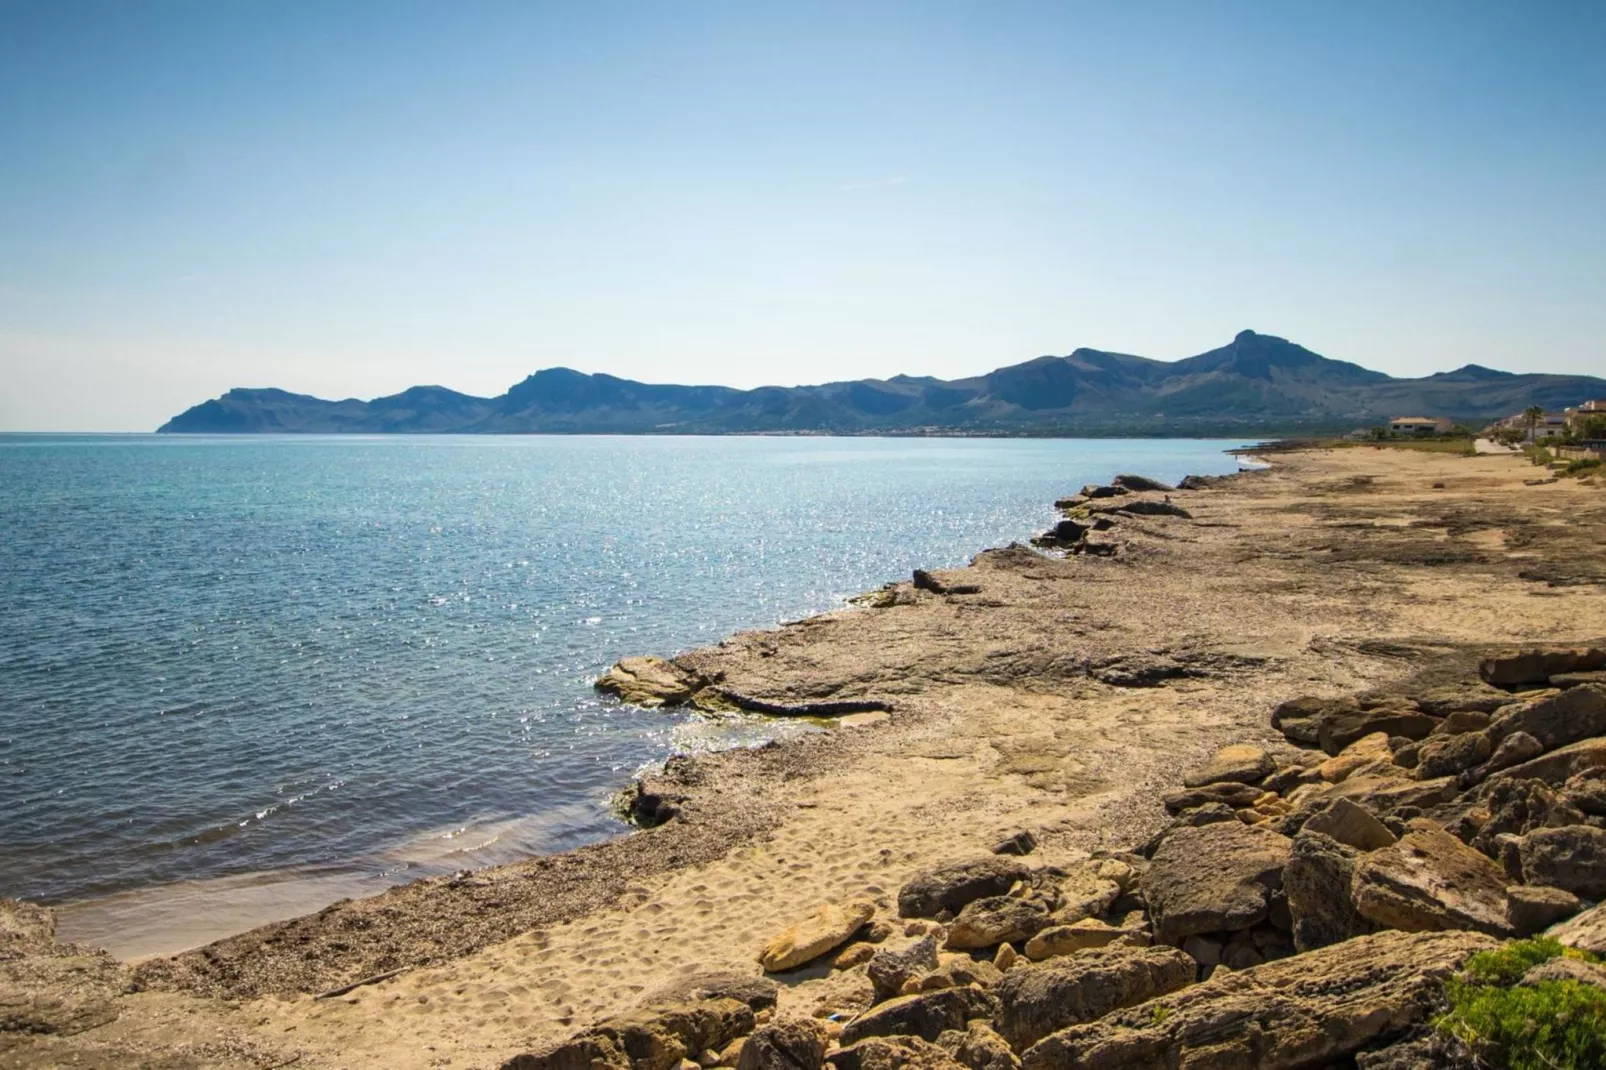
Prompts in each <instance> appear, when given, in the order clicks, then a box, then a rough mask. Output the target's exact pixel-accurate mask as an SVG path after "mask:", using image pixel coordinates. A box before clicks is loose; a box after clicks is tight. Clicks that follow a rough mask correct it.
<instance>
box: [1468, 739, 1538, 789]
mask: <svg viewBox="0 0 1606 1070" xmlns="http://www.w3.org/2000/svg"><path fill="white" fill-rule="evenodd" d="M1543 753H1545V745H1544V744H1543V743H1541V742H1539V741H1538V740H1537V739H1535V738H1534V737H1533V736H1530V735H1529V734H1528V733H1526V732H1513V733H1511V734H1510V735H1509V736H1507V737H1506V738H1505V739H1502V740H1501V741H1500V743H1499V745H1498V746H1496V747H1495V749H1494V753H1493V754H1491V755H1490V756H1489V760H1488V761H1487V762H1485V763H1484V764H1483V767H1482V768H1481V769H1480V770H1477V771H1476V772H1478V773H1479V774H1480V775H1478V776H1477V777H1476V779H1478V780H1482V779H1483V778H1484V777H1485V776H1487V775H1489V774H1490V773H1498V772H1499V771H1500V770H1502V769H1510V768H1511V767H1512V766H1514V765H1520V764H1522V763H1523V762H1526V761H1530V760H1531V759H1534V758H1537V757H1539V756H1540V755H1541V754H1543Z"/></svg>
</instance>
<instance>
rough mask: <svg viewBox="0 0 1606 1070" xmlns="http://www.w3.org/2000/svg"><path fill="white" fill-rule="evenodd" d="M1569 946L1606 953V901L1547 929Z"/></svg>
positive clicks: (1599, 953)
mask: <svg viewBox="0 0 1606 1070" xmlns="http://www.w3.org/2000/svg"><path fill="white" fill-rule="evenodd" d="M1545 935H1546V936H1553V937H1555V938H1556V939H1557V940H1560V941H1561V942H1562V943H1564V944H1566V945H1567V946H1568V947H1576V948H1578V949H1579V950H1580V951H1593V952H1594V953H1595V954H1597V955H1606V903H1601V904H1600V905H1598V906H1593V907H1590V908H1589V909H1588V910H1586V911H1584V912H1583V913H1582V914H1579V915H1578V916H1576V917H1573V918H1569V919H1567V920H1566V921H1564V922H1562V923H1561V924H1559V925H1552V926H1551V927H1550V928H1549V929H1546V930H1545Z"/></svg>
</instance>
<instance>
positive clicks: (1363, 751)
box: [1317, 732, 1394, 784]
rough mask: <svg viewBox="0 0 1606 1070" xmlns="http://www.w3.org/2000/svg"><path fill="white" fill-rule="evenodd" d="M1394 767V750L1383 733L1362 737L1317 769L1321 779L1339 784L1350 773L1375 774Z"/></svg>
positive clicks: (1386, 735)
mask: <svg viewBox="0 0 1606 1070" xmlns="http://www.w3.org/2000/svg"><path fill="white" fill-rule="evenodd" d="M1392 765H1394V750H1393V748H1391V747H1390V746H1389V737H1388V734H1387V733H1384V732H1373V733H1372V734H1371V735H1368V736H1362V737H1361V738H1360V739H1357V740H1356V741H1355V742H1353V743H1351V744H1349V745H1348V746H1346V747H1345V748H1344V749H1343V750H1342V751H1340V752H1339V754H1338V755H1337V756H1335V757H1332V758H1329V759H1328V760H1327V761H1325V762H1323V763H1322V764H1321V765H1320V766H1318V767H1317V772H1318V773H1320V774H1321V778H1322V779H1323V780H1325V781H1327V782H1328V783H1330V784H1341V783H1343V782H1344V780H1345V779H1346V778H1348V777H1349V775H1350V774H1351V773H1357V772H1362V771H1366V772H1376V771H1377V770H1378V769H1387V768H1388V767H1390V766H1392Z"/></svg>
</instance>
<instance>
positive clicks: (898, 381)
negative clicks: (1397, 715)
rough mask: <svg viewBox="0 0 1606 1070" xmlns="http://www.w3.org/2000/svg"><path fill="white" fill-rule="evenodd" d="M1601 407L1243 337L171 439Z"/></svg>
mask: <svg viewBox="0 0 1606 1070" xmlns="http://www.w3.org/2000/svg"><path fill="white" fill-rule="evenodd" d="M1598 397H1606V379H1599V378H1595V377H1593V376H1582V375H1542V374H1526V375H1516V374H1512V373H1510V372H1502V371H1495V370H1493V369H1489V368H1482V367H1479V366H1477V365H1473V364H1469V365H1467V366H1466V367H1463V368H1459V369H1457V370H1455V371H1451V372H1441V373H1439V374H1437V375H1430V376H1427V377H1426V378H1421V379H1396V378H1393V377H1391V376H1388V375H1385V374H1384V373H1382V372H1376V371H1371V370H1369V369H1366V368H1363V367H1361V366H1360V365H1358V364H1351V363H1348V362H1346V361H1340V360H1331V359H1329V358H1327V357H1323V356H1321V355H1319V354H1317V353H1313V352H1311V351H1310V350H1308V349H1306V348H1305V347H1303V346H1300V345H1296V344H1295V343H1293V342H1289V341H1287V340H1286V339H1282V338H1277V337H1274V336H1272V335H1265V334H1256V333H1255V332H1253V331H1244V332H1242V333H1240V334H1239V335H1238V336H1237V337H1236V338H1234V339H1233V340H1232V341H1231V342H1230V343H1228V344H1227V345H1225V346H1222V347H1221V348H1219V349H1212V350H1210V351H1209V352H1207V353H1201V354H1199V355H1198V356H1194V357H1188V358H1186V359H1183V360H1177V361H1161V360H1153V359H1150V358H1148V357H1138V356H1132V355H1130V354H1125V353H1108V352H1104V351H1101V350H1097V349H1078V350H1076V351H1075V352H1073V353H1071V354H1070V355H1069V356H1065V357H1038V358H1037V359H1035V360H1030V361H1027V362H1025V363H1024V364H1015V365H1011V366H1009V367H1007V368H999V369H998V370H996V371H993V372H989V373H988V374H986V375H980V376H975V377H973V378H969V379H956V380H942V379H934V378H931V377H929V376H926V377H915V376H908V375H899V376H895V377H893V378H891V379H861V380H856V381H853V382H841V383H826V384H823V385H820V386H799V387H777V386H770V387H759V388H757V389H754V390H736V389H733V388H731V387H723V386H674V385H664V384H651V383H639V382H635V381H633V380H630V379H619V378H616V377H614V376H611V375H602V374H598V375H587V374H584V373H582V372H577V371H572V370H570V369H568V368H548V369H546V370H544V371H538V372H536V373H535V374H534V375H531V376H530V377H529V378H527V379H525V380H524V381H523V382H521V383H518V384H517V385H515V386H513V387H512V388H510V389H509V390H508V391H507V393H505V394H502V395H501V396H500V397H494V398H480V397H472V396H470V395H467V394H460V393H457V392H456V391H453V390H447V389H446V388H444V387H439V386H417V387H413V388H411V389H409V390H405V391H403V392H401V393H400V394H394V395H391V396H389V397H382V398H375V399H374V400H372V401H366V402H365V401H359V400H357V399H355V398H348V399H346V400H343V401H326V400H323V399H321V398H315V397H310V396H308V395H305V394H291V393H287V392H286V391H283V390H276V389H236V390H230V391H229V392H228V393H226V394H224V395H223V396H222V397H219V398H215V399H213V400H211V401H207V402H203V403H202V404H200V405H196V406H194V407H193V408H190V409H187V410H186V411H184V412H183V413H180V414H179V415H178V416H175V417H174V418H173V419H171V420H169V421H168V422H167V423H166V424H163V425H162V427H160V428H159V429H158V430H160V431H162V432H168V433H180V432H189V433H201V432H211V433H242V432H243V433H250V432H304V433H405V432H413V433H417V432H450V433H503V434H519V433H533V432H559V433H610V432H611V433H668V434H735V433H745V432H794V433H798V432H834V433H840V434H867V433H893V434H915V433H922V432H951V433H962V434H975V435H985V434H1028V435H1054V434H1062V435H1111V434H1140V435H1201V434H1226V435H1264V434H1274V433H1285V432H1314V431H1333V430H1349V429H1350V428H1354V427H1358V426H1365V425H1370V424H1374V423H1378V422H1380V421H1384V420H1387V419H1389V418H1390V417H1394V416H1402V415H1431V416H1449V417H1452V418H1454V419H1456V420H1459V421H1462V422H1464V423H1467V424H1469V425H1477V424H1482V423H1484V422H1487V421H1489V420H1492V419H1495V418H1497V417H1501V416H1507V415H1510V414H1511V413H1514V412H1518V411H1520V410H1521V409H1523V408H1525V407H1527V406H1529V405H1541V406H1543V407H1545V408H1546V409H1559V408H1562V407H1564V406H1567V405H1575V404H1577V403H1578V402H1580V401H1583V400H1585V399H1587V398H1598Z"/></svg>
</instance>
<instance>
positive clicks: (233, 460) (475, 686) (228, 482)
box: [0, 436, 1240, 955]
mask: <svg viewBox="0 0 1606 1070" xmlns="http://www.w3.org/2000/svg"><path fill="white" fill-rule="evenodd" d="M1239 444H1240V443H1237V442H1224V441H1198V440H1137V441H1132V440H978V439H915V440H911V439H860V438H852V439H830V438H591V437H572V438H564V437H519V438H468V437H417V438H414V437H392V438H384V437H375V438H369V437H338V438H337V437H327V438H326V437H295V436H284V437H278V436H273V437H239V438H231V437H218V438H210V437H207V438H189V437H185V438H175V437H157V436H83V437H68V436H0V488H3V490H4V501H5V506H4V509H3V510H0V894H3V895H11V896H20V897H24V898H30V899H37V900H41V901H45V902H53V903H75V904H76V905H74V906H71V907H69V908H68V909H67V910H65V911H64V912H63V916H62V935H63V936H64V937H66V938H70V939H80V938H81V939H87V940H91V941H93V942H96V943H101V944H103V945H107V946H111V947H112V948H113V949H114V950H117V951H119V953H122V954H128V955H135V954H150V953H157V952H164V951H171V950H175V949H177V948H178V947H182V946H189V945H191V944H194V943H200V942H204V941H205V940H209V939H214V938H216V937H218V936H222V935H226V934H227V933H228V932H233V931H238V930H240V929H243V928H246V927H249V926H250V925H252V924H257V923H259V922H261V921H265V920H270V919H271V918H274V917H285V916H290V915H293V914H296V913H301V912H305V911H307V910H311V909H316V908H317V907H318V906H320V905H322V904H323V903H326V902H328V901H330V900H332V899H334V898H338V897H340V896H345V895H359V894H368V893H370V892H372V891H378V890H380V889H381V888H383V887H384V886H385V885H386V884H387V883H393V882H396V881H400V880H406V879H411V878H412V877H415V876H419V875H423V874H427V873H437V872H450V871H452V870H456V869H461V868H471V867H476V866H481V865H487V864H492V863H496V862H504V861H510V860H512V859H514V858H518V857H523V856H526V855H529V854H533V853H538V852H550V851H557V850H564V849H567V848H571V847H574V846H578V845H580V844H582V843H586V842H592V841H595V840H598V839H601V838H604V837H607V836H609V835H613V834H615V833H617V832H619V831H621V830H622V827H623V826H621V825H620V824H619V823H618V822H617V821H616V820H615V819H614V818H613V817H612V816H611V815H610V814H609V812H608V809H607V805H606V801H607V797H608V795H609V794H610V793H611V792H612V791H614V790H616V789H617V788H618V787H620V786H621V785H622V784H623V783H624V782H625V781H626V780H627V779H628V777H629V776H630V775H631V774H632V773H633V772H634V771H635V770H637V769H638V768H640V767H641V766H642V765H644V764H647V763H650V762H654V761H658V760H661V759H662V758H663V757H665V756H666V755H667V754H669V753H671V752H673V751H674V750H677V749H696V748H716V747H722V746H731V745H743V744H748V743H753V742H757V741H759V740H761V739H763V738H766V737H767V736H770V735H773V734H774V733H775V732H777V731H803V730H812V726H809V725H806V724H799V723H791V722H783V721H772V720H767V719H760V718H755V719H751V720H749V721H745V722H740V723H729V724H727V723H720V724H708V723H703V722H696V721H689V720H688V719H687V718H686V717H685V716H684V715H681V714H677V713H673V712H662V711H659V712H647V711H641V710H634V709H628V708H621V707H619V706H617V705H615V704H613V703H611V702H609V701H607V700H605V699H602V698H600V697H599V696H597V695H595V694H594V693H593V692H592V691H591V689H590V681H591V680H592V679H593V678H594V677H595V676H596V675H597V674H598V673H599V672H601V671H603V670H605V669H606V668H607V667H608V665H610V664H611V663H612V662H613V661H614V660H616V659H618V658H619V657H621V656H625V655H628V654H636V653H645V652H662V653H669V652H673V651H676V650H682V649H686V648H690V647H694V646H699V645H703V644H706V643H710V642H715V641H717V640H718V639H720V638H721V637H723V636H725V635H727V634H729V633H731V632H734V631H738V630H741V629H745V628H752V627H763V626H768V625H772V624H775V623H777V622H779V621H781V620H786V619H793V618H796V617H800V616H804V615H807V614H809V613H814V612H819V611H822V610H826V609H830V608H833V607H835V606H838V605H840V604H841V603H842V600H843V599H844V598H846V597H847V596H849V595H852V594H854V593H857V592H859V591H862V590H866V589H869V588H872V587H875V586H877V585H879V584H881V583H884V582H886V581H888V580H893V579H899V578H903V577H906V576H907V575H908V574H909V571H910V569H912V568H916V567H944V566H952V565H957V564H960V563H963V562H964V561H965V560H967V559H968V558H969V557H970V556H971V555H972V554H974V553H975V552H976V551H977V550H980V549H982V548H983V547H986V546H990V545H999V544H1003V543H1006V542H1008V541H1010V540H1012V539H1024V538H1025V537H1027V536H1029V535H1030V534H1032V533H1033V532H1034V531H1037V530H1040V529H1041V528H1043V527H1044V526H1046V525H1047V524H1049V523H1050V522H1051V521H1052V520H1053V508H1052V502H1053V499H1054V498H1055V497H1058V496H1061V495H1064V494H1068V493H1071V492H1074V491H1075V490H1076V489H1077V488H1078V487H1079V486H1081V484H1083V483H1085V482H1090V481H1102V480H1106V479H1108V478H1109V477H1110V476H1112V475H1113V474H1114V473H1116V472H1117V471H1137V472H1143V473H1145V474H1148V475H1153V476H1156V477H1158V478H1162V479H1168V480H1174V479H1177V478H1179V477H1180V476H1182V475H1184V474H1186V473H1189V472H1196V473H1220V472H1227V471H1232V470H1235V469H1236V468H1237V467H1238V463H1237V461H1236V460H1235V459H1234V458H1232V457H1230V456H1228V455H1227V454H1225V453H1224V452H1223V451H1224V450H1225V449H1227V448H1230V447H1232V446H1236V445H1239Z"/></svg>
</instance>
